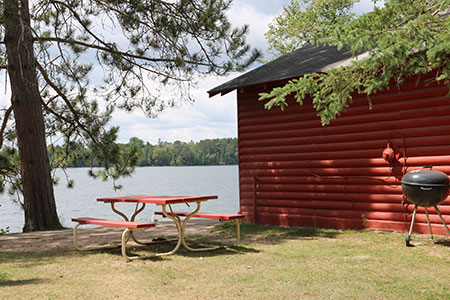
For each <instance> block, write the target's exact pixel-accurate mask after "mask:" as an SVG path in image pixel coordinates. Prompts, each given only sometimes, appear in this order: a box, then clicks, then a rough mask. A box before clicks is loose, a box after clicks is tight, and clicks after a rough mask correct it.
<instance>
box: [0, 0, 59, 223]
mask: <svg viewBox="0 0 450 300" xmlns="http://www.w3.org/2000/svg"><path fill="white" fill-rule="evenodd" d="M4 24H5V44H6V51H7V57H8V72H9V77H10V79H11V91H12V106H13V111H14V118H15V123H16V134H17V142H18V147H19V157H20V167H21V176H22V187H23V198H24V199H23V200H24V211H25V225H24V228H23V231H24V232H27V231H37V230H48V229H59V228H62V226H61V224H60V222H59V219H58V215H57V213H56V205H55V197H54V193H53V184H52V179H51V175H50V164H49V160H48V154H47V146H46V141H45V128H44V117H43V114H42V105H41V96H40V93H39V86H38V79H37V74H36V64H35V57H34V51H33V40H32V34H31V30H30V15H29V6H28V1H27V0H4Z"/></svg>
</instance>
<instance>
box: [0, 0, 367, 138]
mask: <svg viewBox="0 0 450 300" xmlns="http://www.w3.org/2000/svg"><path fill="white" fill-rule="evenodd" d="M289 3H290V0H234V1H233V6H232V8H231V9H230V10H229V11H228V16H229V18H230V21H231V22H232V23H233V25H234V26H242V25H243V24H248V25H249V26H250V33H249V36H248V39H247V40H248V42H249V44H250V45H251V46H252V47H256V48H259V49H261V50H262V51H263V52H264V53H265V54H267V48H268V45H267V42H266V40H265V38H264V33H266V32H267V30H268V24H269V23H270V22H271V21H272V20H273V18H274V17H275V16H277V15H279V14H280V13H281V12H282V9H283V5H288V4H289ZM371 7H372V4H371V1H370V0H362V1H360V3H359V4H357V5H356V7H355V8H356V11H357V12H362V11H368V10H370V9H371ZM265 58H269V57H268V56H267V55H266V57H265ZM254 67H256V66H253V68H254ZM239 75H240V74H237V73H234V74H230V75H229V76H227V77H215V76H210V77H207V78H205V79H202V81H201V83H200V84H199V86H198V89H196V90H195V91H194V98H195V103H194V104H189V103H185V104H183V105H181V107H178V108H174V109H166V110H165V111H163V112H162V113H160V114H159V115H158V117H157V118H154V119H149V118H147V117H145V116H144V114H143V113H142V112H140V111H135V112H132V113H126V112H123V111H119V110H116V111H115V112H114V114H113V117H112V122H111V125H118V126H120V131H119V142H122V143H126V142H128V140H129V139H130V138H131V137H138V138H140V139H142V140H144V141H148V142H150V143H152V144H156V143H157V142H158V139H161V140H162V141H168V142H174V141H176V140H180V141H185V142H189V141H191V140H192V141H195V142H197V141H200V140H202V139H212V138H229V137H236V136H237V112H236V92H231V93H229V94H227V95H225V96H220V95H216V96H214V97H213V98H208V93H207V91H208V90H210V89H212V88H214V87H216V86H218V85H220V84H222V83H225V82H227V81H228V80H231V79H233V78H235V77H237V76H239ZM9 99H10V95H8V93H7V94H4V93H2V94H0V104H1V105H2V106H3V104H4V103H5V102H6V101H9ZM261 105H263V104H261Z"/></svg>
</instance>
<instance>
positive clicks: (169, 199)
mask: <svg viewBox="0 0 450 300" xmlns="http://www.w3.org/2000/svg"><path fill="white" fill-rule="evenodd" d="M217 198H218V197H217V195H208V196H154V195H137V196H118V197H105V198H97V201H101V202H105V203H111V202H133V203H154V204H159V205H165V204H176V203H186V202H198V201H207V200H209V199H217Z"/></svg>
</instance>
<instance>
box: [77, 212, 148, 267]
mask: <svg viewBox="0 0 450 300" xmlns="http://www.w3.org/2000/svg"><path fill="white" fill-rule="evenodd" d="M72 221H73V222H77V223H78V224H77V225H76V226H75V227H74V228H73V244H74V246H75V249H77V250H84V248H82V247H79V245H78V227H79V226H81V225H88V224H89V225H100V226H111V227H120V228H125V230H124V231H123V232H122V240H121V248H122V256H123V257H124V258H125V259H127V260H133V259H137V258H143V256H133V257H130V256H128V255H127V242H128V240H129V236H130V234H131V232H133V231H134V230H138V229H143V228H149V227H155V223H149V222H145V223H144V222H133V221H121V220H106V219H97V218H90V217H81V218H73V219H72Z"/></svg>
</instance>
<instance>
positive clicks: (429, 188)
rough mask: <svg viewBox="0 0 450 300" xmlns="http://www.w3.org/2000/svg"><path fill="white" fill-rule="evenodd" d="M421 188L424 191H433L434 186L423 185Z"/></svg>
mask: <svg viewBox="0 0 450 300" xmlns="http://www.w3.org/2000/svg"><path fill="white" fill-rule="evenodd" d="M420 189H421V190H422V191H431V190H432V189H433V188H432V187H424V186H421V187H420Z"/></svg>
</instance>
